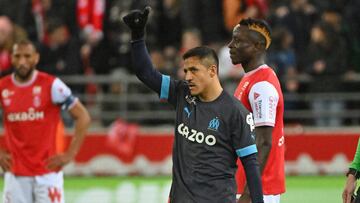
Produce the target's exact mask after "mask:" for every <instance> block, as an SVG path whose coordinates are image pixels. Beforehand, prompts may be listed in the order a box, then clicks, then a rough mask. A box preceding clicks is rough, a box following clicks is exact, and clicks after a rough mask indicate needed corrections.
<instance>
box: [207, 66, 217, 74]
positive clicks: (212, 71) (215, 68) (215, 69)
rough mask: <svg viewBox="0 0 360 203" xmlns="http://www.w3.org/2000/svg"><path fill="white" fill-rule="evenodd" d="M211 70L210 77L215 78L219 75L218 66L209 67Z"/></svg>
mask: <svg viewBox="0 0 360 203" xmlns="http://www.w3.org/2000/svg"><path fill="white" fill-rule="evenodd" d="M209 69H210V76H211V77H215V76H216V75H218V72H217V70H218V69H217V66H216V65H211V66H210V67H209Z"/></svg>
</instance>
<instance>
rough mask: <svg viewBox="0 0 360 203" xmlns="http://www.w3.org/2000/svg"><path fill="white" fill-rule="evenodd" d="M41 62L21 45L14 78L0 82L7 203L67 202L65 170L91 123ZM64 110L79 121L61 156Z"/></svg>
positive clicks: (1, 154) (15, 57)
mask: <svg viewBox="0 0 360 203" xmlns="http://www.w3.org/2000/svg"><path fill="white" fill-rule="evenodd" d="M39 57H40V56H39V54H38V52H37V50H36V48H35V46H34V44H33V43H32V42H30V41H26V40H24V41H20V42H18V43H16V44H15V45H14V46H13V50H12V65H13V67H14V73H13V74H11V75H8V76H6V77H4V78H2V79H1V80H0V94H1V95H0V97H1V107H2V110H3V122H4V131H5V132H4V133H5V145H6V147H5V148H3V149H0V166H1V168H2V169H3V170H4V171H5V178H4V179H5V186H4V197H3V198H4V202H9V203H10V202H11V203H18V202H21V203H33V202H36V203H54V202H64V190H63V173H62V171H61V168H62V167H63V166H64V165H66V164H67V163H69V162H70V161H71V160H72V159H73V158H74V157H75V155H76V154H77V152H78V151H79V149H80V146H81V144H82V142H83V140H84V136H85V133H86V130H87V128H88V126H89V123H90V116H89V114H88V112H87V110H86V109H85V107H84V106H83V105H82V104H81V102H80V101H79V100H78V99H77V98H75V97H74V96H73V95H72V93H71V90H70V89H69V88H68V87H67V86H66V85H65V84H64V83H63V82H62V81H61V80H60V79H59V78H56V77H54V76H51V75H48V74H46V73H43V72H40V71H37V70H36V65H37V63H38V62H39ZM61 109H66V110H68V111H69V113H70V114H71V116H72V117H73V118H74V119H75V132H74V137H73V138H72V140H71V143H70V145H69V147H68V149H67V151H66V152H65V153H63V154H58V153H57V149H56V139H57V138H56V135H57V133H58V132H57V130H58V129H59V128H58V127H59V122H61V117H60V111H61Z"/></svg>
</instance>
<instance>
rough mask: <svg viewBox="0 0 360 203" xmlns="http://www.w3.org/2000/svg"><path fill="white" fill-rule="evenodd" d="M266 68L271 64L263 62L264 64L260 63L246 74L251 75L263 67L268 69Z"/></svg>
mask: <svg viewBox="0 0 360 203" xmlns="http://www.w3.org/2000/svg"><path fill="white" fill-rule="evenodd" d="M266 68H269V66H268V65H266V64H262V65H260V66H259V67H257V68H255V69H254V70H252V71H249V72H247V73H245V76H250V75H252V74H254V73H256V72H258V71H259V70H261V69H266Z"/></svg>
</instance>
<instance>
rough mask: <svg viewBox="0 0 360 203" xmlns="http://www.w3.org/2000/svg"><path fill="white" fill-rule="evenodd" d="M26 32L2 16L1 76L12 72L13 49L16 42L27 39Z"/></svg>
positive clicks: (0, 42) (0, 31) (0, 17)
mask: <svg viewBox="0 0 360 203" xmlns="http://www.w3.org/2000/svg"><path fill="white" fill-rule="evenodd" d="M26 37H27V35H26V32H25V31H24V30H23V29H22V28H21V27H18V26H17V25H15V24H13V22H12V21H11V20H10V19H9V18H8V17H7V16H0V75H1V76H4V75H6V74H8V73H10V72H11V71H12V70H11V49H12V46H13V45H14V43H15V41H17V40H21V39H25V38H26Z"/></svg>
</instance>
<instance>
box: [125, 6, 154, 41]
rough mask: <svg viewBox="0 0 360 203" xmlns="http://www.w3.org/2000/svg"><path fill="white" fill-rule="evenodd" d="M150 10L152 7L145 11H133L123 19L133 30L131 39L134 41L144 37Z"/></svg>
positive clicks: (146, 8) (147, 7)
mask: <svg viewBox="0 0 360 203" xmlns="http://www.w3.org/2000/svg"><path fill="white" fill-rule="evenodd" d="M150 10H151V8H150V6H146V7H145V8H144V10H143V11H140V10H132V11H131V12H130V13H129V14H127V15H126V16H124V17H123V21H124V22H125V24H126V25H127V26H128V27H129V28H130V29H131V38H132V39H133V40H136V39H140V38H142V37H144V34H145V26H146V22H147V19H148V16H149V13H150Z"/></svg>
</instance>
